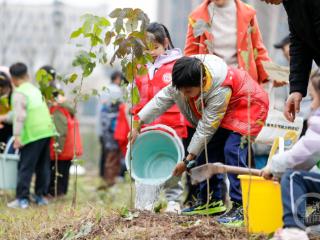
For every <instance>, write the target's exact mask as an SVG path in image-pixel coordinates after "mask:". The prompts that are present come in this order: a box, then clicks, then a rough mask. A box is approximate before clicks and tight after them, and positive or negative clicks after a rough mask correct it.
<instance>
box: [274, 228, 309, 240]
mask: <svg viewBox="0 0 320 240" xmlns="http://www.w3.org/2000/svg"><path fill="white" fill-rule="evenodd" d="M271 240H309V237H308V235H307V233H306V232H305V231H303V230H301V229H299V228H284V229H279V230H278V231H277V232H276V233H275V234H274V236H273V238H271Z"/></svg>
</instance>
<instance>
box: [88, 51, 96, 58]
mask: <svg viewBox="0 0 320 240" xmlns="http://www.w3.org/2000/svg"><path fill="white" fill-rule="evenodd" d="M89 56H90V57H92V58H96V57H97V55H96V54H95V53H94V52H89Z"/></svg>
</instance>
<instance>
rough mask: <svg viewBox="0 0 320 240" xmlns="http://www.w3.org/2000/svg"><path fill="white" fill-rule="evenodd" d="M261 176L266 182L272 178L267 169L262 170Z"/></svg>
mask: <svg viewBox="0 0 320 240" xmlns="http://www.w3.org/2000/svg"><path fill="white" fill-rule="evenodd" d="M261 175H262V177H263V178H265V179H267V180H271V179H272V178H273V175H272V173H271V171H270V169H269V168H268V167H265V168H263V169H262V173H261Z"/></svg>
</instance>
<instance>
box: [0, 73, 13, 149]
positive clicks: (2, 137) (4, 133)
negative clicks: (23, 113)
mask: <svg viewBox="0 0 320 240" xmlns="http://www.w3.org/2000/svg"><path fill="white" fill-rule="evenodd" d="M2 70H4V69H3V68H0V152H2V151H3V149H4V148H5V145H6V143H7V142H8V141H9V139H10V138H11V137H12V124H11V123H6V122H4V120H5V116H4V115H5V114H7V113H8V112H10V110H11V103H10V98H11V94H12V85H11V80H10V77H9V72H5V71H2Z"/></svg>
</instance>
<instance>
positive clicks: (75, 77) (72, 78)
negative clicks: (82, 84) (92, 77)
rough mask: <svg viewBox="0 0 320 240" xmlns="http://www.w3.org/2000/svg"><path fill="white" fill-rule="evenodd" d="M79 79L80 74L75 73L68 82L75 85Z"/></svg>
mask: <svg viewBox="0 0 320 240" xmlns="http://www.w3.org/2000/svg"><path fill="white" fill-rule="evenodd" d="M77 78H78V74H76V73H73V74H71V76H70V77H69V79H68V82H69V83H74V82H75V81H76V80H77Z"/></svg>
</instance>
